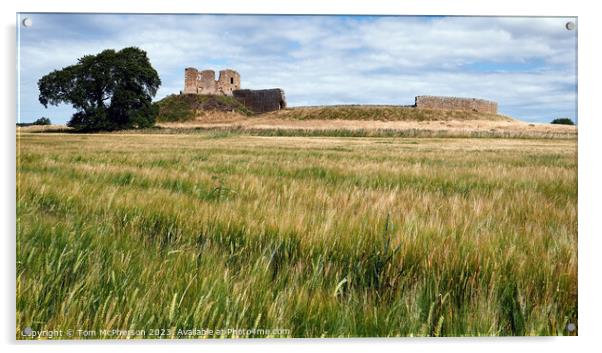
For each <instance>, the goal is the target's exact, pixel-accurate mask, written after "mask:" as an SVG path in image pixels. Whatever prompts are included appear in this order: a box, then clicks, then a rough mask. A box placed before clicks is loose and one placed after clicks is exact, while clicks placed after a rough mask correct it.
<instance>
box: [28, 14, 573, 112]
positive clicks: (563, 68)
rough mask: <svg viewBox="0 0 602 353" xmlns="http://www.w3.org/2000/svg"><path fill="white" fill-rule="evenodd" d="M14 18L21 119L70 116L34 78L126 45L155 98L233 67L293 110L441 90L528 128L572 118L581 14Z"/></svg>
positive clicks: (245, 82)
mask: <svg viewBox="0 0 602 353" xmlns="http://www.w3.org/2000/svg"><path fill="white" fill-rule="evenodd" d="M25 17H28V18H29V19H31V21H32V25H31V26H29V27H25V26H23V25H22V24H21V21H22V20H23V18H25ZM17 21H18V23H17V29H18V30H17V45H18V48H17V53H18V61H17V63H18V81H19V82H18V92H19V94H18V96H17V97H18V98H17V99H18V110H17V111H18V117H17V118H18V120H17V121H19V122H31V121H34V120H36V119H37V118H39V117H42V116H45V117H48V118H50V119H51V120H52V122H53V123H65V122H66V121H68V120H69V119H70V117H71V115H72V114H73V113H74V110H73V109H72V108H71V106H69V105H60V106H58V107H54V106H49V107H48V108H44V106H42V105H41V104H40V103H39V101H38V95H39V91H38V88H37V82H38V80H39V79H40V78H41V77H42V76H44V75H45V74H47V73H49V72H51V71H53V70H56V69H61V68H63V67H65V66H69V65H72V64H75V63H76V62H77V59H78V58H80V57H82V56H84V55H88V54H96V53H99V52H101V51H102V50H104V49H109V48H110V49H116V50H119V49H122V48H125V47H129V46H136V47H139V48H141V49H143V50H145V51H146V52H147V54H148V56H149V58H150V61H151V64H152V65H153V67H154V68H155V69H156V70H157V71H158V73H159V76H160V78H161V81H162V85H161V87H160V89H159V91H158V93H157V95H156V97H155V100H158V99H161V98H163V97H165V96H167V95H169V94H177V93H179V92H180V90H183V86H184V68H186V67H196V68H198V69H213V70H215V71H216V73H217V72H218V71H219V70H222V69H226V68H230V69H234V70H236V71H238V72H239V73H240V75H241V87H242V88H250V89H263V88H276V87H278V88H282V89H284V91H285V94H286V97H287V102H288V105H289V106H303V105H329V104H402V105H406V104H413V103H414V97H415V96H419V95H441V96H457V97H474V98H482V99H489V100H493V101H497V102H498V105H499V107H498V110H499V112H500V113H501V114H505V115H509V116H512V117H515V118H517V119H520V120H523V121H529V122H550V121H551V120H553V119H555V118H559V117H568V118H571V119H573V120H574V121H576V120H577V111H576V105H577V64H576V59H577V58H576V55H577V53H576V50H577V48H576V46H577V29H576V28H575V29H573V30H567V29H566V27H565V25H566V23H567V22H568V21H573V22H576V19H575V18H550V17H441V16H290V15H289V16H283V15H277V16H276V15H274V16H271V15H270V16H268V15H142V14H141V15H132V14H127V15H126V14H36V13H27V14H24V13H21V14H18V16H17Z"/></svg>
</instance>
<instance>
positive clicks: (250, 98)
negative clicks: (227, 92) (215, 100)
mask: <svg viewBox="0 0 602 353" xmlns="http://www.w3.org/2000/svg"><path fill="white" fill-rule="evenodd" d="M233 94H234V98H236V99H238V100H239V101H240V102H241V103H242V104H244V105H245V106H246V107H247V108H248V109H250V110H251V111H253V112H254V113H257V114H260V113H265V112H271V111H274V110H280V109H284V108H286V97H285V96H284V91H283V90H281V89H280V88H272V89H257V90H251V89H239V90H234V91H233Z"/></svg>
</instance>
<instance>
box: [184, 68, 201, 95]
mask: <svg viewBox="0 0 602 353" xmlns="http://www.w3.org/2000/svg"><path fill="white" fill-rule="evenodd" d="M198 77H199V71H198V70H197V69H195V68H194V67H187V68H185V69H184V93H185V94H190V93H197V81H198Z"/></svg>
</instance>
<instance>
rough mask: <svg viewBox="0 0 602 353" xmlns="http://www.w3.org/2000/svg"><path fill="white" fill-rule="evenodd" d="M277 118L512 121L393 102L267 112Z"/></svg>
mask: <svg viewBox="0 0 602 353" xmlns="http://www.w3.org/2000/svg"><path fill="white" fill-rule="evenodd" d="M264 116H270V117H274V118H280V119H297V120H335V119H339V120H381V121H404V120H408V121H435V120H496V121H513V119H512V118H509V117H507V116H503V115H499V114H489V113H479V112H466V111H453V110H434V109H416V108H413V107H409V106H394V105H346V106H344V105H338V106H335V105H333V106H321V107H298V108H289V109H284V110H279V111H276V112H271V113H267V114H265V115H264Z"/></svg>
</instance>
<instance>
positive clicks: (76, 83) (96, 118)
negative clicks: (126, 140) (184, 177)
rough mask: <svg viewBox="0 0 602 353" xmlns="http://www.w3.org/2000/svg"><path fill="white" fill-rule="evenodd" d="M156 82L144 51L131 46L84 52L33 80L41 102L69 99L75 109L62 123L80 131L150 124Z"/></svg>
mask: <svg viewBox="0 0 602 353" xmlns="http://www.w3.org/2000/svg"><path fill="white" fill-rule="evenodd" d="M160 85H161V80H160V79H159V75H158V74H157V71H156V70H155V69H154V68H153V67H152V65H151V63H150V61H149V59H148V57H147V55H146V52H145V51H143V50H141V49H139V48H135V47H129V48H124V49H122V50H120V51H115V50H113V49H107V50H103V51H102V52H100V53H98V54H96V55H86V56H84V57H82V58H80V59H79V60H78V62H77V64H75V65H71V66H67V67H65V68H63V69H61V70H55V71H53V72H51V73H49V74H47V75H46V76H44V77H42V78H41V79H40V80H39V81H38V88H39V90H40V96H39V101H40V103H42V104H43V105H44V106H45V107H48V105H49V104H50V105H59V104H61V103H68V104H71V105H72V106H73V107H74V108H75V109H76V113H75V114H74V115H73V116H72V117H71V120H70V121H69V122H68V123H67V125H68V126H71V127H73V128H75V129H77V130H84V131H98V130H119V129H130V128H142V127H149V126H152V125H154V123H155V118H156V116H157V108H156V107H155V106H153V104H152V98H153V97H154V96H155V94H156V93H157V90H158V88H159V86H160Z"/></svg>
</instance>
